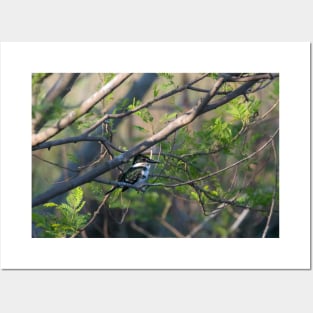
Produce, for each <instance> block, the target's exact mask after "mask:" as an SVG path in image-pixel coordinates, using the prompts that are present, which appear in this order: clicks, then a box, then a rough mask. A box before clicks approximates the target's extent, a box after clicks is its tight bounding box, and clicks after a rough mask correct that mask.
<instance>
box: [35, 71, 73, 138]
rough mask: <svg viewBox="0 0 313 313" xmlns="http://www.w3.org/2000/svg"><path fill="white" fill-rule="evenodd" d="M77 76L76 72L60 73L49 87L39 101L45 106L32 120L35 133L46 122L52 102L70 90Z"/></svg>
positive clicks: (51, 108)
mask: <svg viewBox="0 0 313 313" xmlns="http://www.w3.org/2000/svg"><path fill="white" fill-rule="evenodd" d="M78 76H79V74H78V73H71V74H68V73H66V74H61V76H60V78H59V79H58V80H57V81H56V83H55V84H54V85H53V86H52V87H51V89H50V90H49V91H48V92H47V94H46V96H45V97H44V99H43V100H42V101H41V105H44V106H45V107H44V109H43V111H42V112H40V113H39V112H37V113H36V115H35V118H34V119H33V121H32V123H33V133H37V132H38V131H39V130H40V129H41V128H42V126H43V125H44V124H45V123H46V122H47V118H48V116H49V113H50V112H51V111H52V110H53V102H54V101H55V100H56V99H62V98H64V97H65V95H66V94H67V93H69V92H70V90H71V89H72V86H73V84H74V82H75V81H76V79H77V78H78Z"/></svg>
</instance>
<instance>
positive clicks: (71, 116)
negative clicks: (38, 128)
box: [32, 74, 131, 146]
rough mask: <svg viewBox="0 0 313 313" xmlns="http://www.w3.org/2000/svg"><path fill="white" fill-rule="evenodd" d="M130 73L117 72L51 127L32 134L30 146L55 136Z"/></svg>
mask: <svg viewBox="0 0 313 313" xmlns="http://www.w3.org/2000/svg"><path fill="white" fill-rule="evenodd" d="M130 75H131V74H118V75H116V76H115V77H114V78H113V79H112V80H111V81H110V82H108V83H107V84H106V85H105V86H103V87H102V88H101V89H100V90H99V91H97V92H95V93H94V94H93V95H92V96H91V97H89V98H88V99H87V100H85V101H84V102H83V103H82V104H81V106H80V107H79V108H78V109H76V110H73V111H71V112H70V113H68V114H67V115H66V116H65V117H64V118H62V119H61V120H59V121H58V122H57V123H56V124H55V125H54V126H53V127H49V128H48V129H46V130H44V131H42V132H40V133H39V134H34V135H33V136H32V146H36V145H38V144H40V143H42V142H44V141H46V140H48V139H49V138H51V137H53V136H55V135H56V134H57V133H59V132H60V131H61V130H63V129H64V128H65V127H67V126H69V125H70V124H72V123H73V122H74V121H76V120H77V119H78V118H79V117H81V116H82V115H84V114H85V113H87V112H88V111H89V110H90V109H91V108H92V107H93V106H95V105H96V104H97V103H98V102H99V101H101V100H102V99H103V98H104V97H106V96H107V95H108V94H110V93H111V92H112V91H113V90H114V89H116V88H117V87H118V86H119V85H121V84H122V83H123V82H124V81H125V80H126V79H127V78H128V77H129V76H130Z"/></svg>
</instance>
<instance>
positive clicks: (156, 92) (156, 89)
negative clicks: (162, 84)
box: [153, 84, 160, 98]
mask: <svg viewBox="0 0 313 313" xmlns="http://www.w3.org/2000/svg"><path fill="white" fill-rule="evenodd" d="M159 92H160V90H159V87H158V85H157V84H154V85H153V97H154V98H156V97H157V96H158V94H159Z"/></svg>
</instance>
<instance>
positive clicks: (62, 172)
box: [32, 73, 279, 238]
mask: <svg viewBox="0 0 313 313" xmlns="http://www.w3.org/2000/svg"><path fill="white" fill-rule="evenodd" d="M32 88H33V138H32V149H33V236H34V237H210V238H211V237H278V236H279V201H278V200H279V181H278V169H279V163H278V160H279V157H278V153H279V149H278V116H279V115H278V112H279V111H278V107H279V105H278V104H279V76H278V74H271V73H223V74H219V73H211V74H205V73H203V74H191V73H188V74H171V73H159V74H112V73H106V74H80V75H79V74H38V73H37V74H33V84H32ZM138 153H145V154H149V155H150V156H151V157H152V158H153V159H157V160H159V162H160V163H159V164H157V165H153V166H152V171H151V173H150V176H149V182H148V183H147V184H146V186H145V188H144V191H143V188H141V189H139V188H129V189H128V190H127V191H124V192H122V191H121V188H119V187H122V186H123V185H122V183H121V182H119V181H118V177H119V176H120V175H121V173H122V172H123V171H124V170H126V169H127V168H128V167H129V166H130V165H131V162H132V160H133V157H134V156H136V155H137V154H138Z"/></svg>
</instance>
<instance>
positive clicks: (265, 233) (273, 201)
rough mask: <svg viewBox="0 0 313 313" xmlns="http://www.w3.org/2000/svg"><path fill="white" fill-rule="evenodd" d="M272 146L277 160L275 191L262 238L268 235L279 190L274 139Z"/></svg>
mask: <svg viewBox="0 0 313 313" xmlns="http://www.w3.org/2000/svg"><path fill="white" fill-rule="evenodd" d="M272 148H273V154H274V162H275V186H274V191H273V196H272V203H271V207H270V211H269V214H268V217H267V221H266V225H265V228H264V231H263V234H262V238H265V237H266V235H267V232H268V230H269V227H270V223H271V219H272V215H273V211H274V207H275V200H276V192H277V186H278V160H277V153H276V148H275V143H274V141H272Z"/></svg>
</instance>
